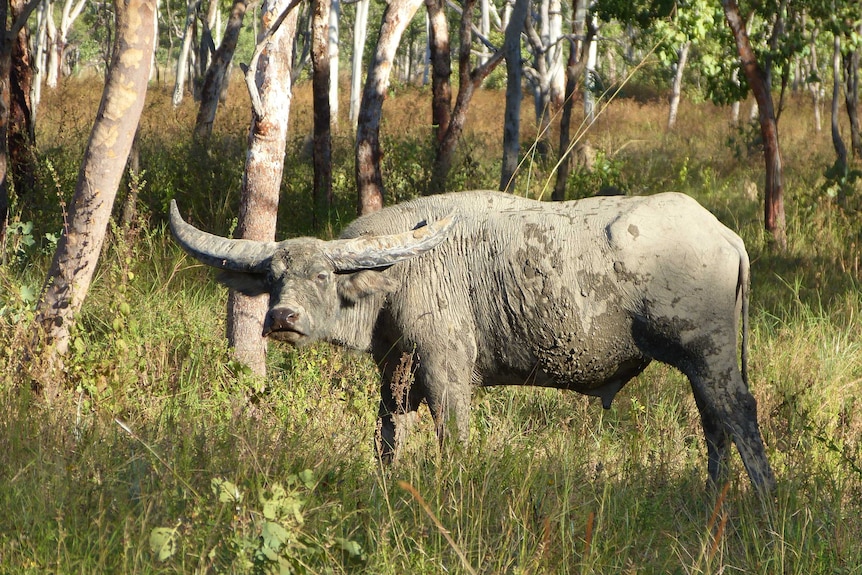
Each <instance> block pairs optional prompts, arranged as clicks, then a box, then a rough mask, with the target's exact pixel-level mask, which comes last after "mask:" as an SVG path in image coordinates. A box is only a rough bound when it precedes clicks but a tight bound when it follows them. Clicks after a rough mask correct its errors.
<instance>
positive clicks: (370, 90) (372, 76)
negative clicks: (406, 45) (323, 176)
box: [355, 0, 424, 214]
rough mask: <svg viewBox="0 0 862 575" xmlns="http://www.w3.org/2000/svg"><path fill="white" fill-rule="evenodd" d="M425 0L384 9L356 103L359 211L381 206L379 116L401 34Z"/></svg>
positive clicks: (398, 0) (404, 0)
mask: <svg viewBox="0 0 862 575" xmlns="http://www.w3.org/2000/svg"><path fill="white" fill-rule="evenodd" d="M423 1H424V0H391V2H390V3H389V4H388V5H387V6H386V10H385V11H384V12H383V22H382V24H381V26H380V36H379V37H378V39H377V48H376V50H375V52H374V59H373V60H372V63H371V68H370V69H369V70H368V78H367V79H366V80H365V90H364V91H363V93H362V103H361V104H360V106H359V119H358V124H357V127H356V163H355V167H356V172H355V173H356V190H357V192H358V196H359V197H358V205H357V211H358V212H359V214H368V213H371V212H376V211H377V210H379V209H381V208H382V207H383V174H382V171H381V167H380V160H381V158H382V156H383V152H382V151H381V149H380V115H381V113H382V112H383V100H384V99H385V98H386V90H387V89H388V88H389V74H390V72H391V71H392V62H393V60H394V59H395V53H396V51H397V50H398V44H399V42H400V41H401V35H402V34H403V33H404V30H405V29H406V28H407V26H408V25H409V24H410V20H411V19H412V18H413V15H414V14H416V11H417V10H418V9H419V6H421V5H422V2H423Z"/></svg>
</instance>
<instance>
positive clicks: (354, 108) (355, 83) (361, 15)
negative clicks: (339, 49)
mask: <svg viewBox="0 0 862 575" xmlns="http://www.w3.org/2000/svg"><path fill="white" fill-rule="evenodd" d="M370 3H371V0H359V1H358V2H357V3H356V20H354V22H353V61H352V63H351V67H350V110H349V112H348V115H349V119H350V125H351V126H352V127H353V129H354V130H355V129H356V122H357V121H358V119H359V104H360V92H361V91H362V70H363V68H362V55H363V54H364V52H365V38H366V37H367V36H368V6H369V4H370Z"/></svg>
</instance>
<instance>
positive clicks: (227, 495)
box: [210, 477, 242, 503]
mask: <svg viewBox="0 0 862 575" xmlns="http://www.w3.org/2000/svg"><path fill="white" fill-rule="evenodd" d="M210 489H212V492H213V494H215V496H216V497H218V500H219V501H220V502H221V503H239V502H240V501H242V492H241V491H240V490H239V487H237V486H236V485H234V484H233V483H231V482H230V481H228V480H227V479H221V478H219V477H214V478H213V479H212V481H210Z"/></svg>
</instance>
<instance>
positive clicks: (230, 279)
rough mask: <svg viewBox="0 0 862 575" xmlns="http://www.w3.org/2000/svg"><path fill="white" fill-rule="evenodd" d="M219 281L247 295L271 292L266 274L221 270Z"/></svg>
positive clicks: (218, 276) (217, 278)
mask: <svg viewBox="0 0 862 575" xmlns="http://www.w3.org/2000/svg"><path fill="white" fill-rule="evenodd" d="M216 280H218V282H219V283H221V284H224V285H226V286H227V287H229V288H230V289H232V290H236V291H238V292H239V293H241V294H243V295H247V296H258V295H261V294H265V293H269V286H268V285H267V283H266V275H264V274H250V273H243V272H221V273H220V274H218V275H217V276H216Z"/></svg>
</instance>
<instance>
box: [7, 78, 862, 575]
mask: <svg viewBox="0 0 862 575" xmlns="http://www.w3.org/2000/svg"><path fill="white" fill-rule="evenodd" d="M48 98H49V99H48V101H46V102H44V103H43V106H42V108H41V110H42V111H41V113H42V114H43V117H42V120H41V123H40V131H39V134H38V144H39V161H40V164H39V189H38V190H37V192H36V193H35V194H34V195H33V196H32V197H27V196H24V197H21V198H17V200H16V203H15V205H14V210H13V227H12V228H10V233H9V236H8V239H7V243H6V245H5V246H4V253H3V258H4V259H3V265H2V267H0V341H3V342H4V344H5V345H4V346H3V348H2V350H0V406H2V413H0V462H2V465H0V573H46V572H50V573H73V572H74V573H172V572H177V573H191V572H195V573H268V572H282V573H347V572H350V573H353V572H363V573H392V574H395V573H429V574H431V573H441V572H455V573H473V572H478V573H686V574H688V573H691V574H701V573H728V572H753V573H764V574H766V573H769V574H771V573H799V574H808V573H854V572H858V570H859V567H858V566H859V565H860V564H862V550H860V547H859V545H858V541H859V539H860V537H862V504H860V502H862V447H860V441H862V415H860V413H862V411H860V409H859V408H860V405H859V402H860V399H859V397H860V388H862V330H860V323H859V322H860V317H862V295H860V289H859V281H860V272H859V255H858V252H859V249H858V248H859V243H860V228H862V226H860V218H859V214H858V212H854V211H853V207H852V206H853V203H852V201H851V202H848V205H845V206H843V207H842V206H839V205H837V204H836V202H835V201H834V199H833V198H831V197H829V196H828V194H825V193H824V192H823V190H824V187H823V185H822V184H823V183H824V178H823V174H824V173H825V170H826V167H828V166H829V165H831V158H830V153H829V141H828V136H827V135H823V134H819V135H818V134H813V133H812V132H811V131H810V129H808V128H807V127H806V125H805V122H804V116H803V113H802V110H803V107H802V106H803V102H801V101H799V102H793V105H795V106H796V107H797V109H798V110H799V115H798V116H799V117H798V118H796V119H794V117H793V115H792V114H790V113H788V114H785V115H784V116H783V117H782V130H783V131H782V136H783V145H784V154H785V160H786V165H787V172H786V174H785V176H786V181H787V184H786V194H787V197H786V201H787V207H788V236H789V238H790V244H789V249H788V251H787V252H786V253H784V254H775V253H773V252H772V250H771V248H770V246H769V245H768V242H767V240H766V237H765V235H764V233H763V232H762V230H761V223H760V222H761V215H760V210H761V207H760V206H761V202H760V200H759V199H758V197H757V196H758V187H759V185H760V184H759V182H760V181H761V179H762V176H761V171H762V168H761V164H760V160H759V158H757V157H752V158H750V159H747V158H741V157H738V155H737V156H734V151H733V150H732V149H729V148H727V147H726V146H725V143H726V142H727V141H728V138H730V137H732V136H733V134H734V133H735V132H734V131H733V130H732V129H731V128H730V127H729V126H728V125H727V123H726V112H725V111H724V110H720V109H716V108H712V107H710V106H708V105H706V104H700V105H697V106H694V105H684V106H683V109H682V111H681V116H680V120H679V125H678V127H677V129H676V131H675V132H673V133H666V132H665V131H664V129H663V122H664V116H663V115H664V114H665V113H666V111H665V110H664V107H663V106H662V105H660V104H656V103H653V104H647V105H641V104H638V103H636V102H634V101H631V100H620V101H617V102H614V103H613V104H612V105H611V106H610V107H609V108H608V109H607V110H606V111H605V112H604V113H603V115H602V116H601V117H600V119H599V121H598V122H597V123H596V124H595V125H594V126H593V128H592V131H591V132H590V134H589V137H590V139H591V142H592V144H593V146H595V147H596V148H597V149H599V150H601V153H602V154H603V158H604V159H605V160H604V161H605V162H607V163H608V165H610V167H611V168H612V169H613V170H614V172H613V174H612V175H613V178H615V180H616V182H617V183H618V184H620V185H621V187H623V188H624V189H626V190H628V191H629V192H630V193H650V192H657V191H669V190H675V191H683V192H686V193H690V194H692V195H694V196H695V197H697V198H698V199H699V200H700V201H701V202H702V203H704V204H705V205H706V206H707V207H709V208H710V209H711V210H712V211H713V212H714V213H716V214H717V215H718V216H719V218H720V219H722V220H723V221H725V222H727V223H728V224H729V225H730V226H731V227H733V228H734V229H737V230H739V231H740V233H741V234H742V235H743V237H744V238H745V240H746V242H747V245H748V246H749V251H750V254H751V256H752V261H753V264H752V270H753V280H754V286H753V299H752V313H751V317H752V334H751V336H752V337H751V365H750V372H751V380H752V387H753V391H754V393H755V396H756V397H757V399H758V403H759V410H760V421H761V427H762V430H763V433H764V437H765V440H766V444H767V449H768V455H769V457H770V460H771V462H772V463H773V465H774V467H775V471H776V474H777V476H778V480H779V484H778V489H777V491H776V493H775V496H774V498H773V499H772V500H770V501H762V500H760V499H758V498H757V497H756V496H755V494H753V493H752V492H751V491H750V488H749V487H748V480H747V478H746V476H745V474H744V472H743V470H742V467H741V464H740V462H739V458H738V456H736V455H734V459H733V472H732V474H731V478H730V479H731V480H730V482H729V484H728V485H727V486H726V487H725V488H723V489H721V490H719V491H717V492H713V491H710V490H707V489H705V488H704V479H705V461H706V454H705V447H704V443H703V438H702V433H701V430H700V423H699V420H698V415H697V410H696V407H695V405H694V400H693V398H692V394H691V392H690V389H689V386H688V383H687V382H686V381H685V379H684V378H683V377H682V376H681V375H680V374H679V373H677V372H675V371H674V370H672V369H669V368H666V367H664V366H661V365H653V366H651V367H650V368H649V369H648V370H647V371H646V372H644V374H642V375H641V376H640V377H638V378H637V379H636V380H634V381H632V382H631V383H630V384H629V385H628V386H627V388H626V389H625V390H624V391H623V392H622V393H621V394H620V395H619V396H618V397H617V398H616V400H615V402H614V405H613V407H612V409H610V410H608V411H605V410H602V409H601V407H600V405H599V403H598V402H597V401H596V400H594V399H589V398H586V397H583V396H579V395H576V394H572V393H560V392H558V391H554V390H544V389H536V388H525V389H521V388H488V389H484V390H477V391H476V393H475V395H474V399H473V412H472V422H471V435H472V438H471V443H470V444H469V445H468V446H466V447H460V446H450V447H447V448H446V449H445V450H444V451H443V452H441V451H440V450H438V449H437V447H436V440H435V438H434V436H433V432H432V427H433V426H432V424H431V422H430V421H429V419H430V418H429V416H428V412H427V410H424V408H423V410H421V411H420V415H421V417H420V421H419V423H418V426H417V429H416V430H415V432H414V433H413V434H412V435H411V436H410V438H409V439H408V441H407V444H406V445H405V448H404V450H403V453H402V454H401V455H400V457H399V459H398V460H397V461H396V462H395V464H394V465H392V466H391V467H381V466H380V465H379V463H378V462H377V461H376V460H375V458H374V455H373V449H372V446H373V435H374V426H375V419H376V412H377V405H376V402H377V400H376V397H377V392H378V385H379V383H378V379H377V375H376V371H375V369H374V366H373V364H372V362H371V361H370V360H369V359H368V358H367V357H364V356H362V355H359V354H355V353H351V352H346V351H343V350H340V349H337V348H333V347H331V346H329V345H325V344H319V345H315V346H313V347H311V348H308V349H303V350H300V351H297V350H292V349H288V348H285V347H281V346H279V345H273V346H271V349H270V353H269V358H268V360H269V374H270V376H269V378H268V380H267V381H261V380H259V379H256V378H255V377H254V376H252V375H251V374H250V373H249V372H248V370H247V369H245V368H244V366H242V365H239V364H237V363H236V362H235V361H233V359H232V358H231V355H230V352H229V350H228V349H226V346H225V343H224V338H223V332H224V306H225V293H224V291H223V290H222V289H221V288H219V287H217V286H216V285H215V283H214V282H213V281H212V278H211V275H210V273H209V272H208V271H207V270H205V269H204V268H203V267H202V266H200V265H199V264H197V263H196V262H194V261H192V260H190V259H189V258H187V257H186V256H184V255H183V254H182V253H181V252H180V251H179V249H178V248H177V247H176V246H175V245H174V244H173V243H172V242H171V240H170V238H169V237H168V234H166V231H165V223H164V218H165V216H164V214H165V207H166V205H167V203H168V201H169V200H170V199H171V198H177V199H178V201H180V203H181V205H182V207H183V210H184V212H185V213H188V214H189V217H190V218H192V220H193V221H196V222H197V223H199V224H200V225H201V226H202V227H205V228H206V229H208V230H211V231H214V232H216V233H226V232H228V231H229V230H230V228H231V226H232V218H233V215H232V214H234V213H235V206H236V202H237V194H236V192H237V190H238V189H239V185H240V178H241V175H242V166H243V162H244V146H245V130H246V129H247V122H248V111H247V105H246V104H245V99H244V96H243V94H242V86H241V84H237V85H234V86H232V91H231V96H230V100H229V102H231V104H230V105H228V106H227V107H226V108H225V109H224V110H221V111H220V112H219V114H220V115H219V121H218V122H217V126H216V132H215V138H214V140H213V143H212V145H211V146H210V147H209V149H203V148H200V147H197V148H196V147H195V146H193V145H192V144H191V142H190V138H189V136H188V134H189V133H190V131H191V128H190V125H191V121H192V119H193V116H194V109H193V104H192V103H188V104H184V105H183V107H181V108H179V109H177V110H173V109H171V108H170V107H169V106H170V105H169V95H168V94H167V90H165V89H163V88H160V87H156V88H154V89H153V90H152V92H151V97H150V100H149V103H148V106H147V111H146V115H145V118H144V121H143V124H142V131H141V164H142V166H143V169H144V170H145V172H144V175H143V178H142V182H140V183H142V184H143V188H142V190H141V195H140V198H139V212H138V213H139V218H138V219H137V220H136V221H135V222H133V224H132V225H131V226H130V227H128V228H123V227H122V226H121V225H119V224H118V225H116V226H114V227H113V228H112V230H111V233H110V236H109V241H108V244H107V245H106V247H105V249H104V252H103V255H102V258H101V264H100V268H99V271H98V274H97V277H96V279H95V282H94V284H93V287H92V290H91V293H90V294H89V296H88V299H87V302H86V305H85V307H84V310H83V313H82V317H81V318H80V320H79V323H78V326H77V329H76V331H75V334H74V338H73V345H72V346H71V350H70V352H69V355H68V357H66V358H65V365H64V370H63V372H62V374H61V375H60V376H59V377H62V379H63V382H62V383H63V386H62V389H63V390H64V392H63V393H62V394H61V395H60V396H59V397H57V398H54V399H53V401H52V402H50V403H47V402H45V401H44V400H43V399H42V398H40V397H37V396H34V394H33V392H32V391H31V386H32V385H33V381H34V377H35V376H36V375H38V374H34V373H32V366H31V365H30V364H29V363H28V361H27V354H28V350H29V344H30V341H29V334H28V333H27V329H28V320H29V319H30V318H31V316H32V305H33V300H34V298H35V296H36V293H37V292H38V289H39V287H40V285H41V281H43V278H44V273H45V270H46V268H47V265H48V263H49V258H50V255H51V251H52V249H53V243H52V239H53V241H56V233H57V232H58V231H59V226H60V222H61V221H62V213H61V210H60V209H59V208H58V204H59V200H60V199H66V200H67V199H68V198H69V197H70V195H71V192H72V190H73V188H74V182H75V178H76V170H77V164H78V163H79V162H80V153H81V150H82V149H83V145H84V143H85V141H86V137H87V131H88V129H89V124H88V122H90V121H91V120H90V119H89V118H90V117H91V115H92V113H93V112H94V111H95V108H96V105H97V102H96V101H95V99H94V98H93V97H92V96H91V95H89V92H88V89H87V87H84V86H77V85H74V84H72V85H67V86H66V87H65V88H64V89H63V91H62V94H61V93H58V94H57V95H56V96H54V97H51V96H48ZM476 98H477V99H476V101H475V102H474V106H473V116H472V118H471V123H470V124H468V126H473V129H472V131H470V132H469V133H467V134H466V135H465V142H464V146H463V147H462V149H461V151H460V152H459V160H458V163H457V165H456V166H455V168H454V169H453V173H452V175H451V178H450V184H451V186H453V189H461V188H464V187H470V188H483V187H484V188H494V187H496V184H497V178H498V175H497V170H498V169H499V141H500V137H499V136H500V131H501V127H502V118H501V113H500V112H501V110H500V109H501V108H502V106H501V102H502V94H501V93H499V92H480V93H479V94H477V96H476ZM308 105H309V97H308V87H307V86H300V87H299V89H298V92H297V95H296V97H295V98H294V103H293V118H292V120H291V125H292V130H293V132H292V133H293V134H294V135H293V136H292V137H291V138H290V142H289V144H288V153H287V157H286V168H285V178H284V184H283V190H282V192H283V194H282V205H281V214H280V224H279V225H280V232H279V235H280V236H286V235H297V234H309V233H313V230H312V229H311V225H310V221H311V216H310V204H311V202H310V197H311V192H310V189H311V187H310V183H311V167H310V162H309V159H308V157H307V155H304V149H305V148H306V146H305V143H304V134H306V133H307V132H308V130H309V126H310V113H309V108H308ZM420 106H421V108H420ZM425 107H427V108H428V109H430V101H429V98H428V94H427V92H425V91H422V90H402V91H400V92H399V93H398V94H397V96H396V97H393V98H390V100H389V101H387V109H386V113H387V114H388V116H387V118H388V119H387V120H386V122H385V123H384V128H383V129H384V134H383V136H384V146H385V148H386V150H387V153H386V156H385V159H384V169H385V170H386V172H385V176H384V177H385V178H386V180H387V182H389V185H390V188H389V192H390V198H389V199H390V200H393V199H397V200H401V199H406V198H407V197H412V196H414V195H417V194H418V193H420V192H421V191H422V186H423V184H424V183H425V182H427V179H428V172H427V170H428V165H429V158H430V157H431V150H430V148H429V146H428V142H427V140H428V139H429V137H430V130H429V127H428V126H427V125H424V124H423V121H424V120H423V118H424V116H423V115H420V114H417V113H416V110H417V109H425ZM428 115H430V112H429V114H428ZM345 123H346V120H345ZM393 126H398V129H397V131H396V130H395V129H394V128H393ZM531 137H532V136H530V133H529V126H527V127H525V135H524V142H525V149H527V148H528V147H529V144H530V142H531ZM551 141H555V140H554V137H552V138H551ZM335 142H336V149H335V152H334V160H333V170H334V181H335V182H336V193H337V203H336V206H335V209H334V210H333V212H332V214H331V219H330V226H329V228H328V229H325V230H323V231H322V232H319V233H321V234H322V235H328V234H329V233H333V232H337V230H338V229H339V228H340V227H341V226H342V225H343V224H345V223H346V222H348V221H349V220H350V219H352V214H353V211H354V209H355V208H354V205H355V199H354V197H353V193H352V191H351V190H352V187H353V186H352V152H351V149H350V146H351V138H350V136H349V134H348V133H346V132H345V131H336V139H335ZM549 164H550V166H552V165H553V163H552V162H549ZM550 166H548V165H546V164H545V163H542V162H535V164H532V165H530V166H529V168H530V169H529V170H525V172H529V173H527V174H525V175H524V176H522V180H521V183H522V188H521V191H522V192H523V193H525V194H528V195H532V196H540V195H544V196H545V197H547V195H548V194H547V191H546V182H547V181H548V180H547V178H548V177H549V174H548V172H549V170H550ZM578 177H582V178H584V180H583V181H587V180H588V178H596V177H597V176H596V175H595V174H589V175H584V174H581V175H580V176H578V175H577V174H576V175H574V176H573V178H575V179H576V178H578ZM599 177H600V175H599ZM573 188H574V184H573ZM583 192H584V190H581V189H572V190H571V191H570V193H579V194H580V193H583ZM851 200H852V197H851ZM856 201H858V199H857V200H856Z"/></svg>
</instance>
